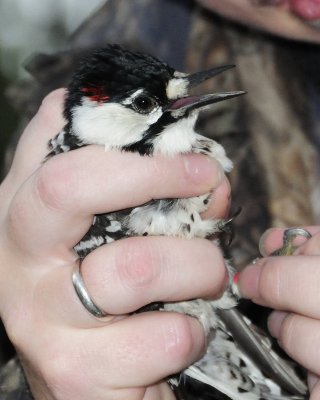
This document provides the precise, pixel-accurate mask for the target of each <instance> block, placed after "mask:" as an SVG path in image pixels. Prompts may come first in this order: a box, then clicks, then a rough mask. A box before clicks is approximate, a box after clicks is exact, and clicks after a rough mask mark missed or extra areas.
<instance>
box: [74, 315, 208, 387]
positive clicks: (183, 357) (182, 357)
mask: <svg viewBox="0 0 320 400" xmlns="http://www.w3.org/2000/svg"><path fill="white" fill-rule="evenodd" d="M81 333H82V334H81V336H80V339H78V340H77V343H76V344H75V345H76V347H77V348H80V349H81V354H82V355H83V357H84V358H83V360H82V361H83V364H85V366H86V368H87V370H88V372H89V371H92V370H96V368H97V359H98V360H99V370H101V372H102V371H103V374H101V379H106V376H107V377H108V384H109V385H111V387H113V388H115V389H116V388H119V389H120V388H123V387H141V386H149V385H151V384H153V383H155V382H158V381H160V380H162V379H164V378H165V377H167V376H169V375H172V374H174V373H177V372H179V371H181V370H183V369H184V368H186V367H187V366H188V365H190V364H192V363H193V362H194V361H195V360H196V359H198V358H199V357H200V356H201V355H202V354H203V351H204V347H205V337H204V333H203V330H202V327H201V325H200V323H199V322H198V321H197V320H196V319H194V318H191V317H187V316H185V315H182V314H176V313H167V312H149V313H142V314H138V315H137V314H136V315H133V316H131V317H129V318H126V319H123V320H121V321H118V322H116V323H114V324H111V325H108V326H107V327H106V328H100V329H92V330H90V333H88V331H86V330H83V331H81ZM89 334H90V341H89V342H88V336H89ZM102 349H103V353H102ZM88 376H89V374H88Z"/></svg>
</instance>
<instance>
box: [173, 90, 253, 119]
mask: <svg viewBox="0 0 320 400" xmlns="http://www.w3.org/2000/svg"><path fill="white" fill-rule="evenodd" d="M245 93H246V92H244V91H238V92H225V93H214V94H205V95H202V96H187V97H182V98H180V99H177V100H175V101H174V102H173V103H171V105H170V106H169V108H168V109H167V111H179V112H181V113H182V114H185V113H186V112H190V111H192V110H195V109H199V108H202V107H205V106H208V105H209V104H214V103H219V102H220V101H224V100H227V99H232V98H233V97H237V96H241V95H243V94H245Z"/></svg>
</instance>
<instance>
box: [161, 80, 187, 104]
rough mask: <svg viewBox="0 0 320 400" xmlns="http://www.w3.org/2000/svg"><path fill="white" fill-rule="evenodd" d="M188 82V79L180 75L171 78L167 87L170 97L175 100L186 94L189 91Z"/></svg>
mask: <svg viewBox="0 0 320 400" xmlns="http://www.w3.org/2000/svg"><path fill="white" fill-rule="evenodd" d="M188 84H189V83H188V81H187V80H186V79H183V78H180V77H177V78H172V79H170V81H169V82H168V85H167V89H166V93H167V97H168V99H170V100H174V99H178V98H179V97H183V96H186V94H187V93H188Z"/></svg>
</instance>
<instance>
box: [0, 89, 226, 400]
mask: <svg viewBox="0 0 320 400" xmlns="http://www.w3.org/2000/svg"><path fill="white" fill-rule="evenodd" d="M63 94H64V91H63V90H58V91H55V92H53V93H52V94H50V95H49V96H48V97H47V98H46V99H45V101H44V103H43V105H42V107H41V108H40V110H39V112H38V114H37V115H36V116H35V118H34V119H33V120H32V121H31V123H30V124H29V126H28V127H27V129H26V131H25V132H24V134H23V136H22V138H21V140H20V143H19V146H18V149H17V152H16V156H15V159H14V162H13V165H12V168H11V170H10V172H9V174H8V176H7V178H6V179H5V181H4V182H3V183H2V185H1V187H0V213H1V225H0V237H1V239H0V243H1V252H0V254H1V255H0V257H1V262H0V273H1V277H2V278H1V281H0V314H1V318H2V320H3V322H4V324H5V327H6V330H7V332H8V335H9V337H10V339H11V340H12V342H13V344H14V346H15V347H16V349H17V351H18V353H19V356H20V359H21V361H22V364H23V366H24V369H25V372H26V376H27V378H28V381H29V384H30V386H31V389H32V392H33V394H34V397H35V398H36V399H42V400H43V399H51V400H52V399H54V400H69V399H72V400H74V399H78V400H81V399H88V398H90V399H91V400H100V399H104V400H105V399H117V400H121V399H128V398H130V399H131V400H142V399H143V400H149V399H153V400H157V399H159V400H160V399H161V400H162V399H173V395H172V393H171V391H170V390H169V387H168V386H167V384H166V383H163V379H164V378H165V377H167V376H168V375H170V374H173V373H175V372H178V371H180V370H182V369H184V368H185V367H186V366H188V365H189V364H191V363H192V362H193V361H195V360H196V359H197V358H199V357H200V356H201V354H202V352H203V351H204V347H205V338H204V334H203V331H202V328H201V326H200V324H199V323H198V321H196V320H195V319H193V318H190V317H188V316H185V315H178V314H174V313H167V312H148V313H142V314H136V315H130V316H129V315H128V314H129V313H130V312H132V311H134V310H136V309H138V308H140V307H142V306H144V305H146V304H148V303H150V302H154V301H160V300H162V301H179V300H185V299H190V298H194V297H212V298H214V297H216V296H218V295H219V294H220V293H221V292H222V290H223V289H224V286H225V284H226V280H227V279H226V270H225V267H224V261H223V257H222V255H221V254H220V251H219V249H218V248H217V247H216V246H215V245H214V244H213V243H210V242H209V241H207V240H200V239H194V240H183V239H178V238H168V237H143V238H138V237H136V238H129V239H123V240H121V241H118V242H114V243H111V244H108V245H105V246H102V247H100V248H98V249H96V250H95V251H93V252H92V253H90V254H89V255H88V256H87V257H86V258H85V259H84V261H83V263H82V276H83V279H84V282H85V285H86V287H87V289H88V292H89V293H90V294H91V295H92V297H93V300H94V301H95V303H96V304H97V305H99V307H101V308H102V309H104V310H106V311H107V312H108V313H110V314H111V315H110V316H109V317H108V318H106V319H104V320H98V319H96V318H94V317H93V316H92V315H91V314H89V313H88V312H87V311H86V310H85V309H84V307H83V306H82V304H81V303H80V301H79V299H78V297H77V296H76V294H75V292H74V288H73V286H72V281H71V276H72V270H73V268H74V266H75V265H76V263H77V262H78V261H77V257H76V255H75V253H74V251H73V246H74V245H75V244H76V243H77V242H78V241H79V240H80V239H81V238H82V237H83V235H84V234H85V232H86V231H87V230H88V229H89V227H90V225H91V223H92V219H93V215H94V214H97V213H102V212H110V211H114V210H116V209H122V208H127V207H132V206H135V205H138V204H141V203H145V202H146V201H148V200H150V199H151V198H167V197H188V196H195V195H198V194H202V193H205V192H208V191H209V190H213V192H214V201H212V202H211V203H210V208H209V211H208V212H206V216H207V217H209V216H212V215H215V216H220V217H222V216H224V215H225V214H226V213H227V209H228V199H229V195H230V187H229V183H228V181H227V179H226V178H225V177H224V174H223V173H222V172H221V170H220V168H219V167H218V165H217V163H215V162H214V161H212V160H208V159H207V158H206V157H204V156H200V155H189V156H181V157H176V158H171V159H168V158H164V157H159V156H155V157H141V156H139V155H137V154H132V153H124V152H122V153H118V152H112V151H110V152H107V153H106V152H105V151H104V149H103V148H102V147H100V146H87V147H84V148H81V149H79V150H75V151H72V152H69V153H65V154H60V155H57V156H55V157H53V158H52V159H50V160H48V161H47V162H46V163H42V160H43V159H44V157H45V155H46V143H47V141H48V139H49V138H51V137H53V136H54V135H55V134H56V133H57V132H58V131H59V130H60V129H61V128H62V126H63V124H64V121H63V119H62V116H61V115H62V102H63ZM159 382H160V383H159Z"/></svg>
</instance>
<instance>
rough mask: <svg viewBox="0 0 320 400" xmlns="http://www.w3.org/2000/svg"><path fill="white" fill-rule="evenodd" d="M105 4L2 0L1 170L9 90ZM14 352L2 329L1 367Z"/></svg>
mask: <svg viewBox="0 0 320 400" xmlns="http://www.w3.org/2000/svg"><path fill="white" fill-rule="evenodd" d="M103 3H105V0H89V1H88V0H54V1H53V0H41V1H38V0H0V123H1V124H0V170H1V171H2V169H3V165H4V152H5V148H6V146H7V143H8V142H9V141H10V137H11V136H12V135H13V133H14V132H15V130H16V129H18V127H19V124H20V116H19V114H18V113H17V112H16V111H15V110H14V109H13V108H12V107H11V106H10V104H9V102H8V100H7V98H6V91H7V90H8V88H9V87H10V85H11V84H12V83H14V82H17V81H18V80H21V79H28V78H29V76H28V73H27V72H26V71H25V70H24V68H23V64H24V62H25V61H26V60H28V58H30V56H32V55H33V54H35V53H38V52H43V53H46V54H50V53H52V52H54V51H58V50H59V49H62V48H63V47H64V46H65V44H66V39H67V38H68V36H69V35H70V34H71V33H72V32H73V31H74V30H75V29H76V28H77V27H78V26H79V25H80V24H81V23H82V22H83V21H84V20H85V19H86V18H87V17H88V16H90V15H91V14H92V13H93V12H94V11H95V10H96V9H97V8H98V7H99V6H100V5H101V4H103ZM30 79H31V78H30ZM0 324H1V322H0ZM11 353H12V349H11V347H10V346H9V345H8V343H7V339H6V337H5V334H4V331H3V330H2V329H1V328H0V365H1V364H2V363H3V362H4V361H5V360H6V359H7V358H8V357H9V356H10V355H11Z"/></svg>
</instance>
